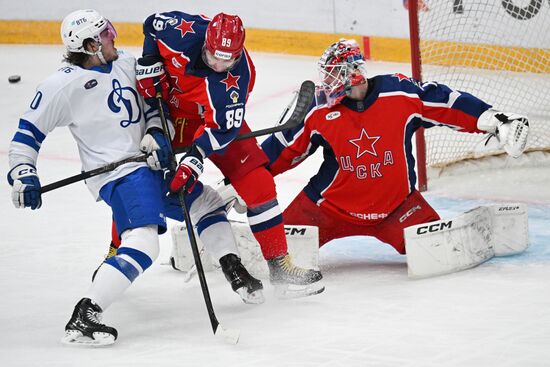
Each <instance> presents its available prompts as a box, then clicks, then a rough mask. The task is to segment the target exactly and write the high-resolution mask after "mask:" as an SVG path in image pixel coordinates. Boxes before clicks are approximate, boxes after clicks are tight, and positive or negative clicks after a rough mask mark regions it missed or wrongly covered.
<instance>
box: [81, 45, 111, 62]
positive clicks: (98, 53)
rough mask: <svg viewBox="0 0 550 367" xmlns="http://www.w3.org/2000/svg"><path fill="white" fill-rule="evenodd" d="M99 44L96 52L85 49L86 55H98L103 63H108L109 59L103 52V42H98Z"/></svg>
mask: <svg viewBox="0 0 550 367" xmlns="http://www.w3.org/2000/svg"><path fill="white" fill-rule="evenodd" d="M97 44H98V45H99V47H98V49H97V51H96V52H90V51H88V50H84V51H83V52H84V53H85V54H86V55H91V56H97V57H98V58H99V61H101V63H102V64H106V63H107V61H106V60H105V56H103V52H101V49H102V48H103V45H102V44H101V42H97Z"/></svg>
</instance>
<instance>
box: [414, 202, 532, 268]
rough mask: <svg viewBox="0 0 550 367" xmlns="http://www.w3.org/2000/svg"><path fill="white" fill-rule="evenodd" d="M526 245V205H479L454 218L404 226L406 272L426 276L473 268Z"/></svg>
mask: <svg viewBox="0 0 550 367" xmlns="http://www.w3.org/2000/svg"><path fill="white" fill-rule="evenodd" d="M528 245H529V237H528V228H527V205H525V204H498V205H488V206H480V207H478V208H475V209H472V210H470V211H468V212H466V213H464V214H462V215H460V216H458V217H456V218H454V219H450V220H439V221H436V222H430V223H424V224H420V225H416V226H411V227H408V228H406V229H405V246H406V248H407V265H408V274H409V277H411V278H426V277H430V276H435V275H442V274H448V273H453V272H457V271H460V270H464V269H468V268H472V267H474V266H476V265H479V264H481V263H483V262H485V261H487V260H489V259H490V258H492V257H493V256H507V255H514V254H518V253H521V252H523V251H525V249H526V248H527V247H528Z"/></svg>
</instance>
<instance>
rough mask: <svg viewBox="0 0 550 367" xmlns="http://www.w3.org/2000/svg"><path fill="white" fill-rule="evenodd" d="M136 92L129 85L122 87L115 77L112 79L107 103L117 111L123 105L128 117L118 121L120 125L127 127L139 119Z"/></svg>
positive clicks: (139, 113)
mask: <svg viewBox="0 0 550 367" xmlns="http://www.w3.org/2000/svg"><path fill="white" fill-rule="evenodd" d="M138 98H139V97H138V94H137V92H136V91H135V90H134V89H133V88H131V87H123V86H122V85H121V84H120V82H119V81H118V80H117V79H113V90H112V91H111V93H109V97H108V99H107V104H108V106H109V108H110V109H111V111H113V112H114V113H117V114H118V113H119V112H120V111H122V108H123V107H124V109H125V111H126V112H127V113H128V114H127V116H128V119H123V120H121V121H120V126H122V127H128V126H130V124H137V123H139V122H140V121H141V108H140V105H139V102H138V101H139V99H138Z"/></svg>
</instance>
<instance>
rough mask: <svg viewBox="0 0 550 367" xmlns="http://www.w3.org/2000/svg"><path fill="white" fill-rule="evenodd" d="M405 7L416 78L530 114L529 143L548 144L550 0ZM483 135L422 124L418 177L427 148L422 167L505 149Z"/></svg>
mask: <svg viewBox="0 0 550 367" xmlns="http://www.w3.org/2000/svg"><path fill="white" fill-rule="evenodd" d="M415 2H416V3H417V6H415V5H414V3H415ZM409 12H410V14H409V20H410V26H411V27H410V28H411V51H412V52H411V54H412V66H413V76H414V77H415V78H417V79H420V80H423V81H436V82H439V83H441V84H446V85H448V86H450V87H451V88H453V89H456V90H460V91H465V92H469V93H471V94H473V95H475V96H477V97H479V98H481V99H483V100H484V101H486V102H487V103H489V104H492V105H493V106H494V108H497V109H499V110H502V111H506V112H516V113H520V114H524V115H526V116H528V117H529V121H530V126H531V130H530V134H529V141H528V145H527V151H541V150H542V151H548V150H550V93H549V91H550V2H548V1H546V0H545V1H543V0H502V1H500V0H499V1H486V0H454V1H443V0H423V1H420V0H410V6H409ZM422 140H425V143H424V147H422ZM485 140H486V139H485V136H484V135H482V134H468V133H461V132H455V131H452V130H451V129H446V128H443V127H434V128H431V129H427V130H424V139H420V143H418V142H417V150H418V157H419V176H420V177H419V179H420V181H422V177H421V176H422V173H421V172H420V170H421V167H420V166H421V164H422V162H421V161H422V160H423V156H424V155H425V167H428V168H430V167H436V168H438V167H444V166H447V165H450V164H452V163H455V162H460V161H464V160H468V159H479V158H482V157H487V156H493V155H498V154H502V153H503V151H502V150H500V149H498V148H497V147H496V145H495V144H489V145H485ZM422 149H425V151H424V152H422ZM419 183H420V185H422V182H419Z"/></svg>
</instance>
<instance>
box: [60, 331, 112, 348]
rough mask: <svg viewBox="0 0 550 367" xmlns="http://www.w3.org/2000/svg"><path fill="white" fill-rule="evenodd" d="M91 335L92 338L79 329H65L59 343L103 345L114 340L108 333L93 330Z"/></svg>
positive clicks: (109, 343)
mask: <svg viewBox="0 0 550 367" xmlns="http://www.w3.org/2000/svg"><path fill="white" fill-rule="evenodd" d="M93 336H94V338H93V339H92V338H89V337H87V336H84V335H82V333H81V332H80V331H77V330H67V331H65V336H63V338H61V343H62V344H65V345H74V346H91V347H104V346H107V345H111V344H113V343H114V342H115V337H114V336H113V335H111V334H109V333H100V332H95V333H93Z"/></svg>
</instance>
